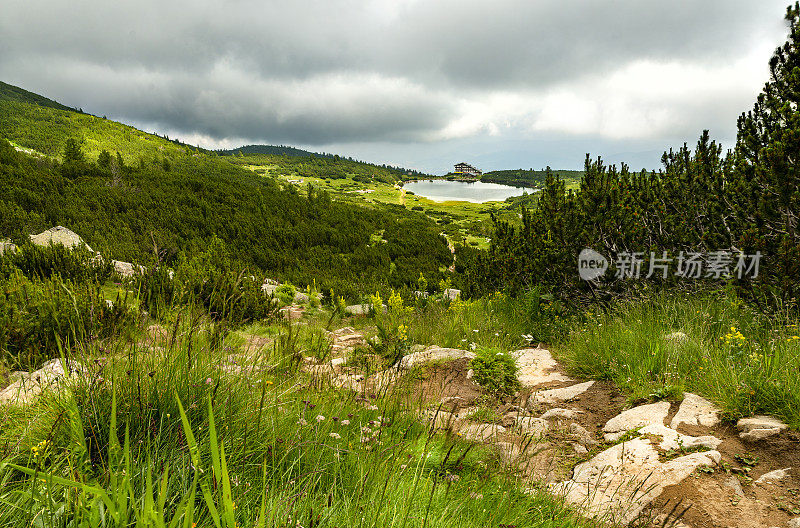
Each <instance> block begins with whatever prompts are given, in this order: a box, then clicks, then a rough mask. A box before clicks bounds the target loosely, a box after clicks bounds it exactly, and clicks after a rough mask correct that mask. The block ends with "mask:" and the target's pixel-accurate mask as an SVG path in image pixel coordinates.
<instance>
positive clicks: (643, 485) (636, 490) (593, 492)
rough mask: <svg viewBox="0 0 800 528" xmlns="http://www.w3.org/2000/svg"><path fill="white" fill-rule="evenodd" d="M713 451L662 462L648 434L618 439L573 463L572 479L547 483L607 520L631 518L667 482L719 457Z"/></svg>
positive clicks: (623, 521) (676, 480) (620, 521)
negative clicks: (580, 462)
mask: <svg viewBox="0 0 800 528" xmlns="http://www.w3.org/2000/svg"><path fill="white" fill-rule="evenodd" d="M720 457H721V455H720V453H719V452H717V451H706V452H703V453H692V454H690V455H686V456H682V457H679V458H675V459H673V460H670V461H669V462H666V463H661V461H660V460H659V455H658V451H657V450H656V449H655V448H654V447H653V446H652V445H651V444H650V441H649V440H647V439H642V438H636V439H634V440H631V441H630V442H625V443H621V444H617V445H615V446H613V447H611V448H609V449H606V450H605V451H603V452H601V453H599V454H598V455H596V456H594V457H593V458H592V459H591V460H589V461H587V462H584V463H582V464H578V465H577V466H575V469H574V470H573V475H572V479H571V480H568V481H566V482H561V483H558V484H553V485H551V490H552V491H553V492H555V493H557V494H560V495H563V497H564V498H565V499H566V501H567V502H568V503H570V504H573V505H576V506H578V507H581V508H584V511H585V513H586V514H588V515H589V516H591V517H599V518H602V519H603V521H605V522H608V523H611V524H617V523H618V524H621V525H627V524H629V523H630V522H632V521H633V520H634V519H635V518H636V517H637V516H638V515H639V514H640V513H641V512H642V510H644V508H645V507H647V506H648V505H649V504H650V503H651V502H652V501H653V500H654V499H655V498H657V497H658V496H659V495H661V493H662V492H663V490H664V488H666V487H667V486H672V485H675V484H679V483H680V482H682V481H683V480H684V479H685V478H686V477H688V476H689V475H691V474H692V473H693V472H694V471H695V470H696V469H697V468H698V467H700V466H708V465H714V464H716V463H717V462H719V460H720Z"/></svg>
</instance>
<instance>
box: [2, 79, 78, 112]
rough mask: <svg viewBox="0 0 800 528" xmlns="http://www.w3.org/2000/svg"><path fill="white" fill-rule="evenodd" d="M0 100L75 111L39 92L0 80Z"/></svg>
mask: <svg viewBox="0 0 800 528" xmlns="http://www.w3.org/2000/svg"><path fill="white" fill-rule="evenodd" d="M0 100H8V101H17V102H20V103H29V104H34V105H37V106H43V107H45V108H55V109H56V110H66V111H68V112H75V111H77V109H76V108H70V107H68V106H64V105H62V104H61V103H58V102H56V101H53V100H52V99H48V98H47V97H43V96H41V95H39V94H35V93H33V92H29V91H28V90H23V89H22V88H20V87H18V86H14V85H12V84H7V83H4V82H3V81H0Z"/></svg>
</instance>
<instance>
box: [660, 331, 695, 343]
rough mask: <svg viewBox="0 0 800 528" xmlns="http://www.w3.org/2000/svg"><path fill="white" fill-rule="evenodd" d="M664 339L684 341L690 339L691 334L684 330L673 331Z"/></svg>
mask: <svg viewBox="0 0 800 528" xmlns="http://www.w3.org/2000/svg"><path fill="white" fill-rule="evenodd" d="M664 339H666V340H667V341H672V342H673V343H684V342H686V341H688V340H689V336H688V335H686V334H685V333H684V332H672V333H671V334H667V335H665V336H664Z"/></svg>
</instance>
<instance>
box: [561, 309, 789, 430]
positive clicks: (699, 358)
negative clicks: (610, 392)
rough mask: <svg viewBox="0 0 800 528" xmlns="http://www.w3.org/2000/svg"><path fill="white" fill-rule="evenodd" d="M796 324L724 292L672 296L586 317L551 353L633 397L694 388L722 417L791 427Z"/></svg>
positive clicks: (673, 394)
mask: <svg viewBox="0 0 800 528" xmlns="http://www.w3.org/2000/svg"><path fill="white" fill-rule="evenodd" d="M796 323H797V321H796V320H788V319H787V318H785V317H783V316H777V315H776V316H772V317H768V316H765V315H762V314H760V313H759V312H757V311H755V310H754V309H753V308H751V307H748V306H746V305H744V304H743V303H742V302H741V301H740V300H738V299H737V298H735V297H727V296H725V295H724V294H718V295H715V296H712V295H707V296H697V297H689V296H679V295H674V296H669V297H661V298H656V299H653V300H650V301H647V302H636V303H629V304H624V305H621V306H619V307H617V308H616V309H614V310H613V311H612V312H611V313H609V314H597V315H593V314H590V315H589V317H588V321H587V322H586V323H584V324H583V325H582V326H581V327H580V328H578V329H576V330H575V331H574V332H573V333H572V334H571V335H570V336H569V337H568V338H567V339H566V340H564V341H563V342H562V343H560V344H559V346H558V355H559V357H560V358H561V359H562V360H564V361H565V362H567V363H568V366H569V368H570V369H571V370H572V371H573V372H575V373H576V374H578V375H582V376H587V377H590V378H597V379H610V380H613V381H614V382H615V383H616V384H617V385H618V386H619V387H620V388H622V389H623V390H624V391H627V392H628V393H629V394H630V397H631V399H633V400H654V399H662V398H679V397H680V395H681V393H682V392H683V391H688V392H694V393H697V394H700V395H703V396H705V397H707V398H709V399H711V400H712V401H715V402H716V403H718V404H719V405H720V406H721V408H722V409H723V411H724V412H725V413H726V415H727V416H728V417H729V418H736V417H740V416H751V415H754V414H760V413H763V414H771V415H775V416H778V417H780V418H782V419H784V420H785V421H786V422H787V423H789V424H790V425H791V426H792V427H795V428H797V427H800V376H798V372H800V338H798V337H797V335H798V327H797V324H796ZM676 332H681V333H683V334H685V337H683V336H682V335H681V334H675V333H676ZM671 334H672V335H671Z"/></svg>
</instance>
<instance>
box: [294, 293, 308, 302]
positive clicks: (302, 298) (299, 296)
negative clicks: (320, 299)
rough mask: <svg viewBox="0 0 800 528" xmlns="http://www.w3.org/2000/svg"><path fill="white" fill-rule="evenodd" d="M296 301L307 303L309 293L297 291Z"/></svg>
mask: <svg viewBox="0 0 800 528" xmlns="http://www.w3.org/2000/svg"><path fill="white" fill-rule="evenodd" d="M294 302H295V303H297V304H306V303H307V302H308V295H307V294H305V293H302V292H295V294H294Z"/></svg>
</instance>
